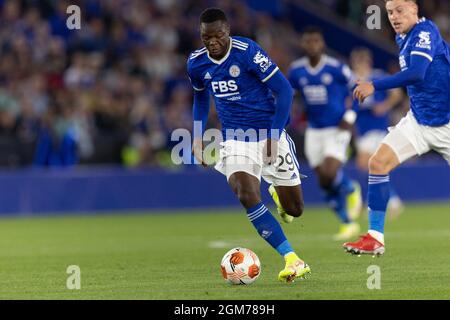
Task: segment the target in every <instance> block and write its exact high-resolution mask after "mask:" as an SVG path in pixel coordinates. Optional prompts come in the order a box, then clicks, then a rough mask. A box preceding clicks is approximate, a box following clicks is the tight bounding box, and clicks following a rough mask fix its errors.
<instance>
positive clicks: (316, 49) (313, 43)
mask: <svg viewBox="0 0 450 320" xmlns="http://www.w3.org/2000/svg"><path fill="white" fill-rule="evenodd" d="M301 46H302V48H303V50H304V51H305V52H306V54H307V55H308V57H317V56H320V55H321V54H322V53H323V50H324V49H325V41H324V40H323V37H322V35H321V34H320V33H307V34H304V35H303V37H302V42H301Z"/></svg>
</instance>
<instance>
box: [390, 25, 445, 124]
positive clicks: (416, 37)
mask: <svg viewBox="0 0 450 320" xmlns="http://www.w3.org/2000/svg"><path fill="white" fill-rule="evenodd" d="M396 41H397V44H398V45H399V47H400V55H399V56H400V58H399V60H400V67H401V69H402V70H406V69H407V68H408V66H409V64H410V59H411V56H412V55H420V56H423V57H424V59H429V60H430V61H431V64H430V66H429V67H428V70H427V73H426V75H425V80H424V81H422V82H420V83H418V84H414V85H410V86H408V87H407V90H408V95H409V97H410V99H411V110H412V112H413V114H414V116H415V118H416V119H417V122H418V123H420V124H422V125H427V126H442V125H445V124H447V123H449V122H450V94H449V92H450V47H449V45H448V44H447V43H446V42H445V41H444V40H443V39H442V36H441V34H440V32H439V29H438V27H437V26H436V25H435V24H434V23H433V22H432V21H430V20H427V19H425V18H422V19H420V21H419V22H418V23H417V24H416V25H415V26H414V27H413V28H412V30H410V31H409V32H408V34H406V35H403V36H402V35H397V37H396Z"/></svg>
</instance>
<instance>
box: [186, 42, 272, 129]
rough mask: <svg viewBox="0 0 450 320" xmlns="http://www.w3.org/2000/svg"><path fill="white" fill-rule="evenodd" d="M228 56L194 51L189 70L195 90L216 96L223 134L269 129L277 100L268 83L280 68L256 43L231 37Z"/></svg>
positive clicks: (189, 60)
mask: <svg viewBox="0 0 450 320" xmlns="http://www.w3.org/2000/svg"><path fill="white" fill-rule="evenodd" d="M230 41H231V45H230V47H229V50H228V52H227V54H226V55H225V56H224V57H223V58H222V59H221V60H220V61H217V60H214V59H213V58H211V57H210V56H209V53H208V51H207V49H206V48H202V49H199V50H197V51H194V52H193V53H192V54H191V55H190V56H189V58H188V61H187V69H188V74H189V78H190V80H191V84H192V86H193V88H194V90H200V91H201V90H208V91H209V92H210V94H211V95H212V96H213V97H214V101H215V106H216V110H217V114H218V117H219V120H220V122H221V125H222V131H223V133H224V134H225V130H226V129H243V130H247V129H255V130H259V129H267V130H270V128H271V125H272V121H273V118H274V114H275V100H274V97H273V95H272V92H271V90H270V89H269V88H268V86H267V85H266V84H265V82H266V81H267V80H269V79H270V78H271V77H272V76H273V75H274V74H275V73H276V72H278V70H279V69H278V66H277V65H276V64H275V63H274V62H273V61H272V60H271V59H270V58H269V56H268V55H267V53H266V52H265V51H264V50H263V49H262V48H261V47H260V46H259V45H258V44H257V43H256V42H254V41H252V40H250V39H247V38H244V37H231V38H230Z"/></svg>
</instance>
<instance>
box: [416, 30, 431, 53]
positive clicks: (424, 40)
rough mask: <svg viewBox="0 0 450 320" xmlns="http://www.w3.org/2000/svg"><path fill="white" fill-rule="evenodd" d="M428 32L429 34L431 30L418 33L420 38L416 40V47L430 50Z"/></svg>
mask: <svg viewBox="0 0 450 320" xmlns="http://www.w3.org/2000/svg"><path fill="white" fill-rule="evenodd" d="M430 34H431V32H425V31H422V32H421V33H419V38H420V40H419V42H417V44H416V47H417V48H422V49H428V50H431V39H430Z"/></svg>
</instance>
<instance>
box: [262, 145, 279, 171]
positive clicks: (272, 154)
mask: <svg viewBox="0 0 450 320" xmlns="http://www.w3.org/2000/svg"><path fill="white" fill-rule="evenodd" d="M277 157H278V140H275V139H270V138H269V139H267V141H266V145H265V147H264V151H263V162H264V163H265V164H269V165H270V164H274V163H275V162H276V161H277Z"/></svg>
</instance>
